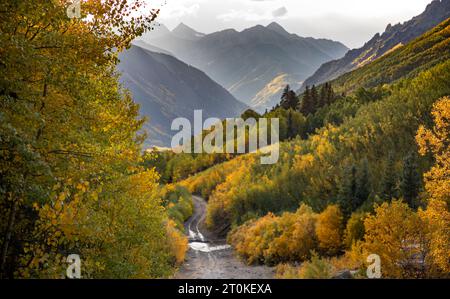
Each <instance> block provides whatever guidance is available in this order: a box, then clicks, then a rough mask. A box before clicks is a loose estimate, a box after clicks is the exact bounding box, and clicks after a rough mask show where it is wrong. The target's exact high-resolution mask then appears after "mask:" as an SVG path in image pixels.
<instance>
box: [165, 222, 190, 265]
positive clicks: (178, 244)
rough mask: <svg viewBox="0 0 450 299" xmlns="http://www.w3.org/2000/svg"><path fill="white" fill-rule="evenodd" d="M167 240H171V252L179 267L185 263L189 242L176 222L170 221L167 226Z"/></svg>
mask: <svg viewBox="0 0 450 299" xmlns="http://www.w3.org/2000/svg"><path fill="white" fill-rule="evenodd" d="M166 229H167V238H168V240H169V244H170V248H171V252H172V254H173V255H174V257H175V261H176V263H177V264H178V265H179V264H181V263H182V262H183V261H184V258H185V256H186V251H187V250H188V240H187V238H186V236H185V235H183V234H182V233H181V232H180V231H179V230H178V229H177V228H176V224H175V222H174V221H172V220H169V221H168V223H167V226H166Z"/></svg>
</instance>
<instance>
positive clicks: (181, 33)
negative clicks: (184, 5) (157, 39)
mask: <svg viewBox="0 0 450 299" xmlns="http://www.w3.org/2000/svg"><path fill="white" fill-rule="evenodd" d="M172 34H173V35H174V36H176V37H178V38H183V39H187V40H193V41H195V40H199V39H201V38H202V37H204V36H205V34H204V33H200V32H197V31H195V30H194V29H192V28H190V27H189V26H187V25H185V24H184V23H180V24H179V25H178V26H177V27H175V29H173V30H172Z"/></svg>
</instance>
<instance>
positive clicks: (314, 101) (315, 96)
mask: <svg viewBox="0 0 450 299" xmlns="http://www.w3.org/2000/svg"><path fill="white" fill-rule="evenodd" d="M318 105H319V93H318V92H317V88H316V86H315V85H313V86H312V87H311V110H310V112H309V113H311V114H314V113H315V112H316V111H317V108H318Z"/></svg>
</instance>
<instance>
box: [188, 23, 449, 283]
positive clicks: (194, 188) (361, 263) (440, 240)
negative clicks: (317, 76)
mask: <svg viewBox="0 0 450 299" xmlns="http://www.w3.org/2000/svg"><path fill="white" fill-rule="evenodd" d="M449 22H450V20H446V21H444V22H443V23H441V24H440V25H438V26H437V27H436V28H434V29H432V30H431V31H429V32H427V33H426V34H424V35H423V36H421V37H420V38H418V39H416V40H414V41H413V42H411V43H410V44H408V45H406V46H405V47H402V48H399V49H397V50H394V51H392V52H391V53H389V54H387V55H385V56H383V57H382V58H379V59H378V60H376V61H374V62H373V63H370V64H368V65H366V66H364V67H362V68H360V69H358V70H356V71H354V72H352V73H349V74H348V75H344V76H342V77H340V78H338V79H336V80H334V81H333V82H331V83H327V84H324V85H322V86H319V87H316V86H312V87H311V88H308V89H307V90H306V91H305V92H304V93H303V94H302V95H301V96H299V97H297V96H296V95H295V93H294V92H293V91H291V90H290V89H289V88H288V87H287V88H286V90H285V92H284V93H283V99H282V101H281V103H280V104H279V105H277V106H276V107H275V108H274V109H273V110H272V111H268V112H267V113H266V114H264V116H265V117H274V116H278V117H280V131H281V132H280V136H281V137H282V139H284V142H282V143H281V145H280V147H281V149H280V151H281V153H280V161H279V162H278V163H277V164H274V165H260V164H259V163H258V161H259V160H258V158H257V157H255V156H254V155H243V156H239V157H237V158H235V159H232V160H230V161H228V162H224V163H223V164H219V165H216V166H214V167H211V168H210V169H208V170H206V171H205V172H202V173H199V174H197V175H194V176H192V177H190V178H188V179H187V180H185V181H183V182H182V183H181V184H182V185H183V186H186V187H187V188H188V189H189V190H190V191H191V192H193V193H197V194H201V195H202V196H204V197H205V198H208V199H209V202H208V214H207V224H208V226H209V227H210V228H211V229H213V230H215V231H217V232H220V233H222V234H228V240H229V242H230V244H232V245H233V246H234V247H235V249H236V251H237V252H238V253H239V254H240V255H241V256H242V258H244V259H245V260H246V261H247V262H248V263H267V264H270V265H274V264H278V265H279V266H278V275H279V276H280V277H285V278H293V277H304V278H326V277H333V275H335V274H336V273H337V272H339V271H341V270H344V269H347V270H349V269H350V270H356V271H357V270H360V269H363V267H365V263H366V257H367V256H368V255H370V254H371V253H376V254H378V255H380V257H381V262H382V264H383V265H384V267H383V274H384V277H392V278H394V277H396V278H400V277H409V278H413V277H448V275H449V273H450V271H449V270H450V263H449V260H448V257H449V256H450V238H449V229H450V218H449V212H448V207H449V204H450V188H449V184H450V181H449V177H448V175H449V173H450V171H449V165H450V161H449V160H448V156H449V154H450V153H449V144H448V140H450V135H449V134H450V131H449V119H448V116H447V115H448V113H449V111H450V106H449V103H450V100H449V98H448V96H449V95H450V85H449V84H448V82H449V81H450V73H449V72H450V61H449V59H448V53H450V48H449V30H450V23H449ZM377 78H381V79H382V80H378V79H377ZM338 91H346V93H344V94H342V93H341V92H338ZM243 186H245V187H243ZM298 262H304V263H303V264H302V266H300V267H299V268H298V267H297V266H295V265H296V264H297V263H298ZM286 263H287V264H286ZM355 273H356V272H355ZM358 273H359V272H358ZM355 275H356V276H358V275H359V274H357V273H356V274H355Z"/></svg>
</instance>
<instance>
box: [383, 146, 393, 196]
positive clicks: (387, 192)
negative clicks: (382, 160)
mask: <svg viewBox="0 0 450 299" xmlns="http://www.w3.org/2000/svg"><path fill="white" fill-rule="evenodd" d="M396 183H397V175H396V171H395V158H394V155H393V153H389V156H388V160H387V164H386V169H385V170H384V173H383V177H382V180H381V188H382V191H381V197H382V199H384V200H391V199H393V198H396V197H397V190H396Z"/></svg>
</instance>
